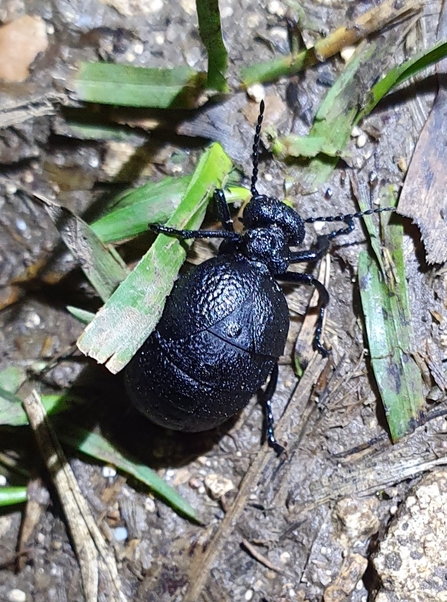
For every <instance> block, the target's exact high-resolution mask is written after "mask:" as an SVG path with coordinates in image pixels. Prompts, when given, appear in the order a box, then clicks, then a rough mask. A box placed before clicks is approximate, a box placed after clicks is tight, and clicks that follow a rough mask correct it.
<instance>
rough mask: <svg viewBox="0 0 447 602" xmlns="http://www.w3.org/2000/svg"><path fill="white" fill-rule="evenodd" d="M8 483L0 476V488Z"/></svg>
mask: <svg viewBox="0 0 447 602" xmlns="http://www.w3.org/2000/svg"><path fill="white" fill-rule="evenodd" d="M7 482H8V481H7V480H6V477H5V475H4V474H0V487H5V485H6V483H7Z"/></svg>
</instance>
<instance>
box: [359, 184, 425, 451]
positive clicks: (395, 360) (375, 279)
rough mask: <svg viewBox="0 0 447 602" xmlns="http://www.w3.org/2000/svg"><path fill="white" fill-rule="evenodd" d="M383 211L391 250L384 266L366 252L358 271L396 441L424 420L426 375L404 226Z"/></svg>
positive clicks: (384, 257)
mask: <svg viewBox="0 0 447 602" xmlns="http://www.w3.org/2000/svg"><path fill="white" fill-rule="evenodd" d="M388 196H389V197H390V195H388ZM382 216H383V217H382V219H383V221H384V222H385V223H384V224H383V235H384V239H383V245H384V247H385V248H386V250H387V253H386V255H383V254H382V253H381V263H382V265H383V266H384V271H382V270H381V268H380V265H379V262H378V261H377V260H375V259H373V258H372V257H371V256H370V255H369V254H368V253H367V252H362V253H361V255H360V258H359V270H358V274H359V283H360V297H361V302H362V307H363V314H364V317H365V329H366V337H367V340H368V346H369V351H370V357H371V365H372V368H373V371H374V376H375V379H376V383H377V386H378V388H379V391H380V396H381V398H382V402H383V405H384V408H385V415H386V419H387V422H388V426H389V429H390V434H391V438H392V440H393V442H396V441H398V440H399V439H400V438H401V437H403V436H404V435H406V434H408V433H411V432H412V431H413V430H414V429H415V428H416V426H418V425H419V424H420V423H421V419H422V418H423V408H424V405H425V399H424V394H423V386H422V376H421V373H420V370H419V368H418V366H417V364H416V362H415V361H414V359H413V353H412V351H413V339H414V334H413V331H412V328H411V312H410V305H409V301H408V291H407V284H406V275H405V264H404V254H403V247H402V240H403V226H402V225H401V224H400V223H398V222H397V221H394V220H393V217H392V216H391V217H390V215H385V214H382ZM371 223H372V222H371ZM370 227H371V226H370ZM376 238H378V237H377V235H376ZM375 252H376V253H377V252H378V249H377V245H376V250H375Z"/></svg>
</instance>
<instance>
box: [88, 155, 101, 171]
mask: <svg viewBox="0 0 447 602" xmlns="http://www.w3.org/2000/svg"><path fill="white" fill-rule="evenodd" d="M88 164H89V166H90V167H93V169H96V168H97V167H99V157H98V156H97V155H95V156H94V157H90V159H89V160H88Z"/></svg>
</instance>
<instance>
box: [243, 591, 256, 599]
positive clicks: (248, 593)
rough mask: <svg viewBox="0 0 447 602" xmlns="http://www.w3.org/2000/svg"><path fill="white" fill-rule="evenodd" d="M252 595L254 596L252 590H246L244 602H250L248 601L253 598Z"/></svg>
mask: <svg viewBox="0 0 447 602" xmlns="http://www.w3.org/2000/svg"><path fill="white" fill-rule="evenodd" d="M253 594H254V591H253V590H252V589H247V591H246V592H245V594H244V600H246V601H247V602H250V600H251V599H252V598H253Z"/></svg>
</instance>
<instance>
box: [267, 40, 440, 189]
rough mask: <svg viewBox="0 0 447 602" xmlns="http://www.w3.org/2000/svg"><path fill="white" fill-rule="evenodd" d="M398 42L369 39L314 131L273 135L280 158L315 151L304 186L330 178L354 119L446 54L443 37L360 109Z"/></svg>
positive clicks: (378, 87) (389, 77)
mask: <svg viewBox="0 0 447 602" xmlns="http://www.w3.org/2000/svg"><path fill="white" fill-rule="evenodd" d="M396 36H397V33H396ZM396 43H397V41H396V39H395V38H393V41H392V42H391V41H388V42H387V44H384V43H383V40H382V39H380V40H371V41H370V42H368V43H365V42H364V43H363V44H362V45H361V46H360V47H359V48H358V49H357V51H356V54H355V55H354V57H353V58H352V59H351V60H350V62H349V63H348V65H347V66H346V69H345V71H344V72H343V73H342V75H341V76H340V77H339V78H338V79H337V81H336V82H335V84H334V85H333V86H332V88H331V89H330V90H329V91H328V93H327V94H326V96H325V98H324V100H323V102H322V103H321V106H320V108H319V110H318V113H317V115H316V117H315V121H314V124H313V126H312V128H311V130H310V132H309V135H308V136H304V137H300V136H294V135H289V136H284V137H282V138H277V139H276V140H274V142H273V145H272V151H273V152H274V154H275V155H276V156H277V157H278V158H280V159H283V160H285V159H288V158H290V157H294V158H298V157H307V158H309V157H311V160H310V161H309V162H308V163H307V165H306V167H305V168H304V169H303V170H302V174H301V178H300V179H301V186H302V188H303V189H304V190H314V189H315V188H317V187H318V186H319V185H321V184H322V183H324V182H325V181H326V180H327V179H328V177H329V176H330V174H331V172H332V170H333V169H334V167H335V166H336V165H337V163H338V159H339V157H340V156H343V151H344V149H345V147H346V145H347V143H348V141H349V137H350V134H351V131H352V128H353V127H354V125H355V124H356V123H358V122H359V121H360V119H361V118H363V117H365V116H366V115H368V114H369V113H370V112H371V111H372V110H373V109H374V107H375V106H376V104H377V103H378V102H379V101H380V99H381V98H382V97H383V96H384V95H385V94H386V93H387V92H389V91H390V90H391V89H392V88H393V87H395V86H397V85H398V84H400V83H401V82H403V81H404V80H406V79H408V78H409V77H411V76H413V75H415V74H417V73H419V72H420V71H422V70H423V69H425V68H426V67H427V66H429V65H431V64H433V63H434V62H436V61H438V60H440V59H442V58H443V57H445V56H447V43H446V42H443V43H440V44H437V45H436V46H434V47H433V48H431V49H429V50H427V51H424V52H423V53H420V54H419V55H417V56H416V57H414V58H412V59H410V60H409V61H407V62H406V63H404V64H403V65H399V66H397V67H395V68H393V69H391V70H390V71H389V72H388V74H387V75H386V76H385V77H384V78H383V79H381V80H380V81H379V82H378V83H377V84H375V85H374V86H373V87H372V91H371V93H370V94H368V95H367V96H366V98H367V101H366V105H364V107H363V109H361V110H359V108H358V107H359V106H360V105H361V104H364V103H363V98H364V97H365V89H368V86H367V85H366V84H365V78H366V79H367V81H371V85H372V82H373V81H374V80H375V79H377V78H379V77H380V76H381V74H382V69H383V67H382V65H383V61H384V59H385V58H386V56H387V55H388V54H389V53H390V52H391V51H392V49H393V48H394V47H395V46H396Z"/></svg>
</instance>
